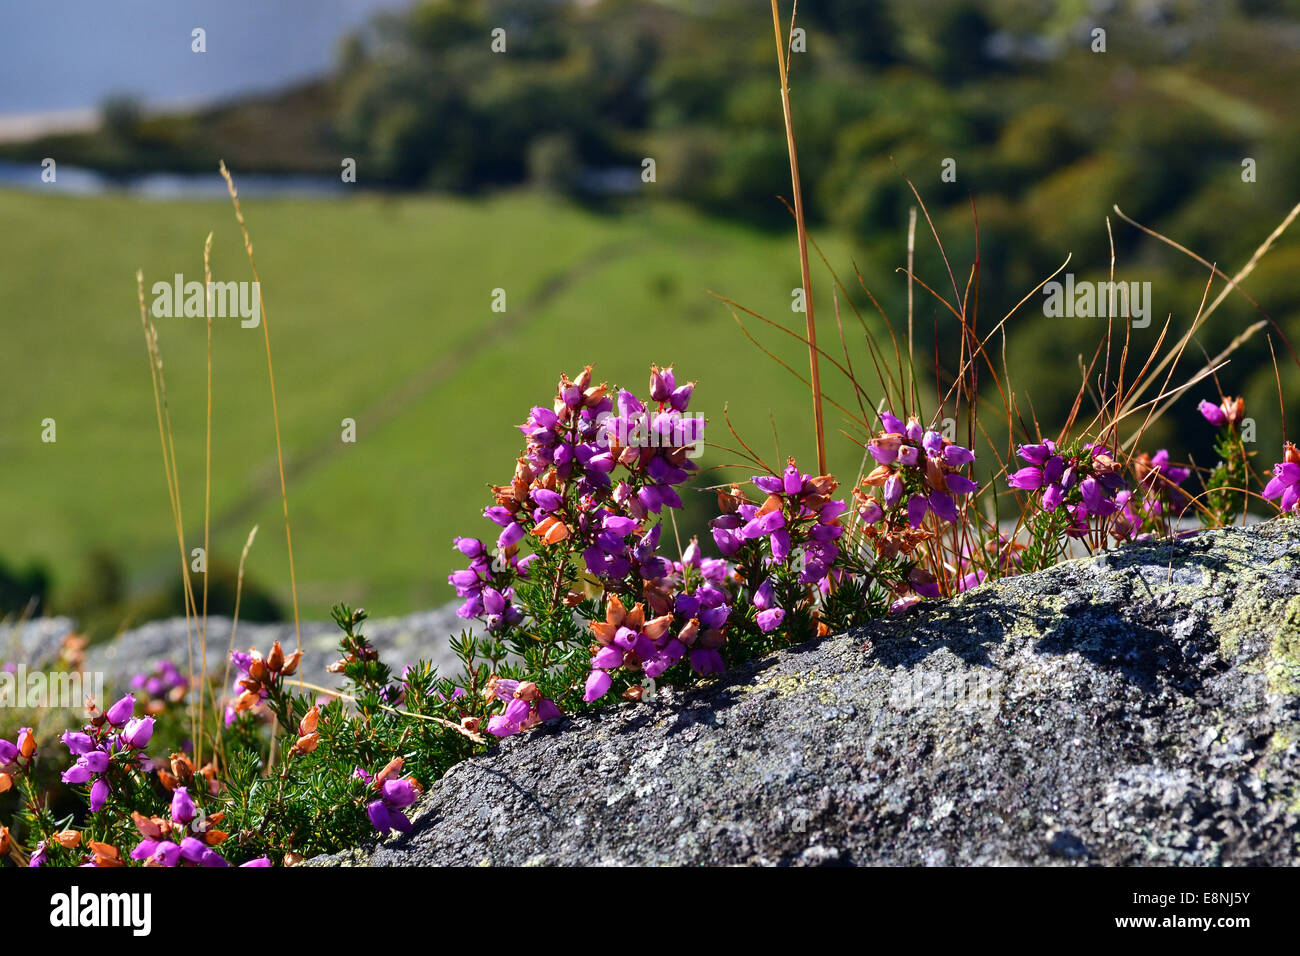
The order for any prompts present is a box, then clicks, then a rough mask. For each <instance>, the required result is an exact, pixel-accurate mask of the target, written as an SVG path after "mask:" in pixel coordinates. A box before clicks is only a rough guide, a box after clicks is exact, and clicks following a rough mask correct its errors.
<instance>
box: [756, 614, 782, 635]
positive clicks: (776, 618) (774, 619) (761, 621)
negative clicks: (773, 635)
mask: <svg viewBox="0 0 1300 956" xmlns="http://www.w3.org/2000/svg"><path fill="white" fill-rule="evenodd" d="M757 620H758V629H759V630H760V631H762V632H763V633H764V634H766V633H768V632H769V631H773V630H775V629H776V628H778V627H780V626H781V622H782V621H783V620H785V611H784V610H783V609H782V608H779V607H773V608H768V609H767V610H766V611H759V612H758V619H757Z"/></svg>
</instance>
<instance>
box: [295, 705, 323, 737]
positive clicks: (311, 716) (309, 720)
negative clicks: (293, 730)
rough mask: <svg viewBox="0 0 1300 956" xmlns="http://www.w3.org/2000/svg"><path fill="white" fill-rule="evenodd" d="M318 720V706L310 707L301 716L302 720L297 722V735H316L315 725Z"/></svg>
mask: <svg viewBox="0 0 1300 956" xmlns="http://www.w3.org/2000/svg"><path fill="white" fill-rule="evenodd" d="M319 720H320V705H319V704H317V705H316V706H314V707H312V709H311V710H309V711H307V713H306V714H304V715H303V718H302V720H300V721H298V733H299V734H302V735H303V736H306V735H307V734H314V733H316V724H317V722H319Z"/></svg>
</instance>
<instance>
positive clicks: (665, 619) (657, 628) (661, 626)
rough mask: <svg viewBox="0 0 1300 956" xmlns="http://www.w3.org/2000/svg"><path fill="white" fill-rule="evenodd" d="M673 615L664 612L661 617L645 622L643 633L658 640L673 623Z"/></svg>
mask: <svg viewBox="0 0 1300 956" xmlns="http://www.w3.org/2000/svg"><path fill="white" fill-rule="evenodd" d="M672 622H673V616H672V615H671V614H662V615H660V616H659V617H656V618H652V619H650V620H649V621H646V622H645V627H643V628H641V633H642V634H644V635H645V636H646V637H648V638H650V640H652V641H657V640H659V638H661V637H663V636H664V632H665V631H667V630H668V625H670V624H672Z"/></svg>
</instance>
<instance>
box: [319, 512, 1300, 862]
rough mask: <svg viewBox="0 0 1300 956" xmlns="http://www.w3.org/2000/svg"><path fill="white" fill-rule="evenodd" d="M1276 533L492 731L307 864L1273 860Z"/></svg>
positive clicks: (1299, 836)
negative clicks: (492, 736)
mask: <svg viewBox="0 0 1300 956" xmlns="http://www.w3.org/2000/svg"><path fill="white" fill-rule="evenodd" d="M1298 740H1300V522H1297V521H1284V522H1273V523H1270V524H1266V525H1261V526H1257V527H1255V528H1252V529H1249V530H1241V529H1234V530H1225V531H1215V532H1205V533H1202V534H1199V535H1196V536H1193V537H1190V538H1186V539H1183V540H1181V541H1178V542H1174V543H1169V542H1165V543H1159V544H1147V545H1133V546H1129V547H1126V548H1123V549H1121V550H1118V551H1115V552H1111V553H1109V554H1106V555H1104V556H1101V557H1098V558H1093V559H1084V560H1077V561H1071V562H1067V563H1064V564H1061V565H1058V566H1057V567H1055V568H1052V569H1050V570H1048V571H1045V572H1041V573H1038V574H1033V575H1026V576H1024V577H1018V578H1012V579H1009V580H1004V581H1000V582H994V583H991V584H987V585H985V586H982V587H979V588H976V589H975V590H973V591H970V592H968V593H966V594H964V595H962V596H960V597H958V598H956V599H954V600H951V601H947V602H944V603H935V604H931V605H929V606H923V607H922V608H920V609H919V610H916V611H914V612H912V613H911V614H909V615H907V616H905V617H903V618H893V619H886V620H881V621H876V622H873V623H872V624H870V625H868V626H866V627H864V628H861V629H859V630H857V631H855V632H853V633H850V634H846V635H840V636H837V637H832V638H828V639H825V640H822V641H819V642H816V643H813V644H810V645H807V646H803V647H798V648H794V649H792V650H789V651H785V652H783V653H780V654H776V655H773V656H771V657H769V658H766V659H764V660H762V661H759V662H756V663H754V664H751V665H748V666H745V667H739V668H736V669H734V670H733V671H731V672H730V673H728V674H726V675H724V676H723V677H722V678H720V679H718V680H716V681H714V682H713V683H709V684H705V685H702V686H699V687H696V688H693V689H691V690H688V691H685V692H671V691H667V692H661V693H660V694H659V695H657V697H656V699H655V700H654V701H652V702H649V703H640V704H619V705H615V706H611V707H609V708H606V709H605V710H602V711H600V712H599V713H596V714H595V715H589V716H582V717H576V718H566V719H563V720H560V721H556V722H555V723H553V724H552V725H550V726H546V727H543V728H540V729H538V730H536V731H534V732H532V733H529V734H526V735H523V736H521V737H515V738H511V739H508V740H506V741H505V742H503V743H502V744H501V746H500V747H499V748H498V749H497V750H496V751H494V752H493V753H491V754H489V755H487V756H485V757H482V758H478V759H474V760H469V761H466V762H464V763H462V764H460V765H458V766H456V767H454V768H453V769H452V770H451V771H450V772H449V773H448V774H447V775H446V776H445V777H444V778H443V779H442V780H440V781H438V782H437V783H435V784H434V785H433V786H432V787H430V788H429V791H428V793H427V794H426V795H425V798H424V800H423V801H422V803H421V804H420V805H419V807H418V813H417V814H416V815H415V823H416V825H415V830H414V832H413V833H412V834H410V835H405V836H397V837H394V838H392V839H389V840H387V841H385V842H382V843H380V844H378V845H374V846H368V847H361V848H357V849H354V850H352V851H349V852H347V853H342V854H337V855H335V856H332V857H320V858H318V859H316V860H313V861H310V863H311V864H314V865H366V864H371V865H421V866H429V865H443V864H459V865H479V864H566V865H568V864H701V863H704V864H803V865H808V864H950V865H951V864H1083V863H1092V864H1193V865H1202V864H1251V863H1256V864H1258V863H1266V864H1292V863H1295V862H1296V861H1297V859H1300V743H1298V742H1297V741H1298Z"/></svg>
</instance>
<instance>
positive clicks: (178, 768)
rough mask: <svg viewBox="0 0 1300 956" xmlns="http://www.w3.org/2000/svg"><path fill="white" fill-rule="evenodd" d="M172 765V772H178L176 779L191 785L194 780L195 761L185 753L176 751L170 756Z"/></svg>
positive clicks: (185, 784)
mask: <svg viewBox="0 0 1300 956" xmlns="http://www.w3.org/2000/svg"><path fill="white" fill-rule="evenodd" d="M169 760H170V763H171V765H172V773H174V774H176V779H177V780H179V781H180V782H181V783H182V784H183V785H184V786H187V787H188V786H189V785H190V784H191V783H193V782H194V761H193V760H191V759H190V758H189V757H187V756H186V755H185V754H181V753H174V754H172V755H171V757H170V758H169Z"/></svg>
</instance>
